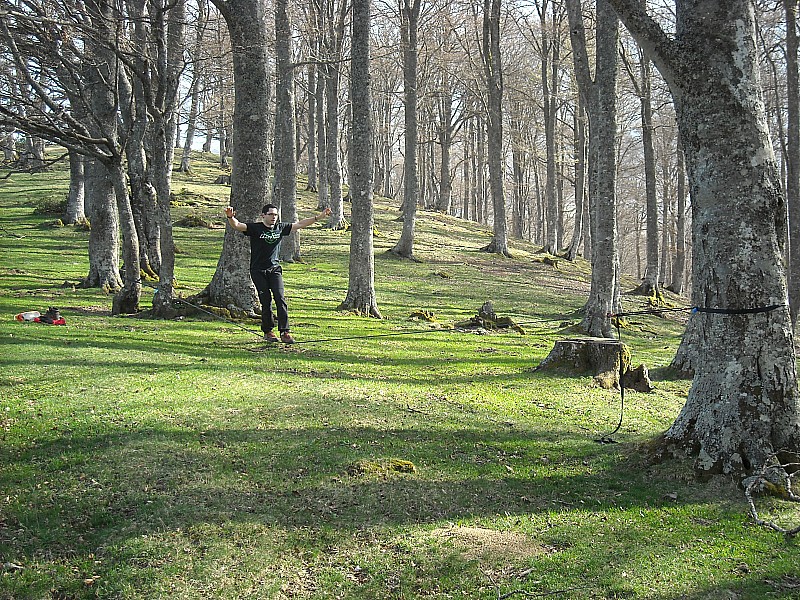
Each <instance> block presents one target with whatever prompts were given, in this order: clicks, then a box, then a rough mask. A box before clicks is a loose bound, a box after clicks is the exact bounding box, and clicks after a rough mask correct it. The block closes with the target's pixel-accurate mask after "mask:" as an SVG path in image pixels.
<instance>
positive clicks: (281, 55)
mask: <svg viewBox="0 0 800 600" xmlns="http://www.w3.org/2000/svg"><path fill="white" fill-rule="evenodd" d="M287 9H288V0H276V2H275V70H276V83H275V150H274V161H275V187H274V188H273V195H272V197H273V202H274V203H275V204H276V205H277V206H278V207H279V208H280V213H281V220H282V221H284V222H286V223H294V222H295V221H297V157H296V155H295V151H296V146H295V128H296V124H295V120H294V93H293V92H294V66H293V65H292V23H291V20H290V19H289V13H288V11H287ZM280 259H281V260H283V261H286V262H294V261H299V260H300V233H299V232H298V231H295V232H294V233H292V234H291V235H289V236H288V237H286V238H284V239H283V241H282V242H281V248H280Z"/></svg>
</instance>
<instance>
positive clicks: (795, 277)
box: [783, 0, 800, 328]
mask: <svg viewBox="0 0 800 600" xmlns="http://www.w3.org/2000/svg"><path fill="white" fill-rule="evenodd" d="M783 7H784V12H785V14H786V102H787V104H786V108H787V110H786V121H787V127H786V203H787V205H788V207H789V269H790V270H789V309H790V315H791V318H792V328H795V327H796V326H797V315H798V313H799V312H800V76H799V75H798V65H797V62H798V56H797V53H798V36H797V0H783Z"/></svg>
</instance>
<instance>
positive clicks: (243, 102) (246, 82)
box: [202, 0, 272, 314]
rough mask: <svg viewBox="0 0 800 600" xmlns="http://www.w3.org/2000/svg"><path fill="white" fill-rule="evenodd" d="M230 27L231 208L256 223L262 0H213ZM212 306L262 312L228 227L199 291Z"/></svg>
mask: <svg viewBox="0 0 800 600" xmlns="http://www.w3.org/2000/svg"><path fill="white" fill-rule="evenodd" d="M212 2H213V3H214V5H215V6H216V7H217V9H218V10H219V11H220V14H222V16H223V17H224V19H225V22H226V23H227V24H228V29H229V31H230V37H231V44H232V46H233V80H234V87H235V90H236V94H235V100H234V109H233V129H234V137H235V143H234V144H233V169H232V171H231V206H233V207H234V209H235V210H236V213H237V218H238V219H239V220H240V221H243V222H244V221H254V220H255V219H256V217H257V216H258V214H259V213H260V212H261V207H262V206H263V205H264V204H266V203H267V202H269V199H270V178H269V174H270V173H269V172H270V164H271V162H272V156H271V153H270V122H269V119H270V114H271V107H270V102H269V99H270V86H269V81H270V77H269V74H270V64H269V54H268V48H269V35H268V29H267V19H268V14H267V6H266V1H265V0H212ZM202 295H203V296H205V297H206V298H207V301H208V302H209V303H211V304H213V305H215V306H222V307H229V306H232V307H236V308H239V309H242V310H244V311H246V312H248V313H250V314H255V313H256V312H257V309H258V310H260V308H261V306H260V302H259V300H258V294H257V293H256V289H255V286H254V285H253V282H252V281H251V279H250V245H249V243H248V240H247V238H246V237H245V236H243V235H242V234H240V233H238V232H236V231H234V230H233V229H232V228H230V227H228V228H226V230H225V238H224V240H223V243H222V254H221V255H220V257H219V260H218V261H217V268H216V271H215V273H214V276H213V277H212V279H211V282H210V283H209V284H208V286H207V287H206V289H205V290H204V291H203V293H202Z"/></svg>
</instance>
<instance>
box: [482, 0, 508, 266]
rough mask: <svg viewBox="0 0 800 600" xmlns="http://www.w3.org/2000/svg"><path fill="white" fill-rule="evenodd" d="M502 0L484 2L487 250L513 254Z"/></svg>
mask: <svg viewBox="0 0 800 600" xmlns="http://www.w3.org/2000/svg"><path fill="white" fill-rule="evenodd" d="M500 4H501V0H484V2H483V41H482V43H483V51H482V57H483V68H484V75H485V77H486V87H487V93H488V117H489V122H488V126H487V140H486V146H487V148H486V150H487V154H488V155H489V188H490V190H491V195H492V208H493V209H494V221H493V227H492V230H493V234H494V237H493V239H492V241H491V242H490V243H489V245H488V246H486V247H485V248H483V250H484V251H487V252H493V253H495V254H499V255H501V256H507V257H510V256H511V253H510V252H509V250H508V223H507V220H506V198H505V192H504V190H503V164H504V162H505V161H504V154H503V67H502V64H501V60H500Z"/></svg>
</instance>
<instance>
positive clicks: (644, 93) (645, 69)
mask: <svg viewBox="0 0 800 600" xmlns="http://www.w3.org/2000/svg"><path fill="white" fill-rule="evenodd" d="M640 60H641V81H640V83H639V94H640V106H641V117H642V147H643V150H644V175H645V198H646V206H647V211H646V215H647V267H646V268H645V271H644V280H643V281H642V283H641V285H640V286H639V288H638V290H637V292H638V293H640V294H642V295H644V296H650V297H656V298H658V297H659V295H660V293H661V292H660V290H659V285H658V283H659V281H660V274H661V273H660V265H659V256H658V251H659V247H658V246H659V244H658V197H657V195H656V158H655V150H654V148H653V105H652V98H651V81H652V68H651V62H650V59H649V58H648V56H647V54H645V53H642V54H641V57H640ZM666 218H667V215H666V214H664V221H663V224H664V229H665V230H666V228H667V222H666ZM665 249H666V248H665ZM662 264H663V263H662Z"/></svg>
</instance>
